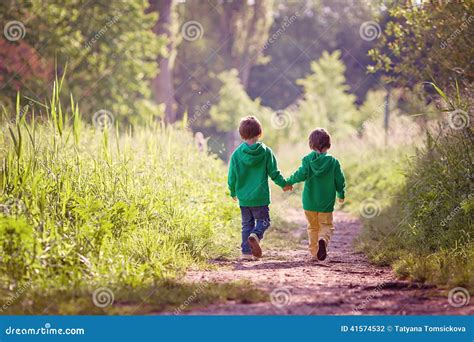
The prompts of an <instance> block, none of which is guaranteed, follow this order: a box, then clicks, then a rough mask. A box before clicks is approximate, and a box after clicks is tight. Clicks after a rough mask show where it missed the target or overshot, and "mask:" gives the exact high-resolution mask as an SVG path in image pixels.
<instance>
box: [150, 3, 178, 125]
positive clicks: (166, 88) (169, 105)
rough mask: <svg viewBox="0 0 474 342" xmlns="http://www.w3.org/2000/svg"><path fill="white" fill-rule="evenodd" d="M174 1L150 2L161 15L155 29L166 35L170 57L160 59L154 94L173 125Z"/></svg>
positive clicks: (157, 32) (158, 33)
mask: <svg viewBox="0 0 474 342" xmlns="http://www.w3.org/2000/svg"><path fill="white" fill-rule="evenodd" d="M174 5H175V3H174V0H150V6H151V7H152V8H153V9H154V10H157V11H158V13H159V18H158V21H157V22H156V25H155V27H154V29H153V32H155V33H156V34H157V35H164V36H165V37H166V38H167V39H168V44H167V46H166V48H167V50H168V55H167V56H166V57H161V58H158V63H159V67H160V71H159V73H158V75H157V76H156V77H155V79H154V80H153V81H152V87H153V93H154V95H155V99H156V101H157V102H158V103H164V104H165V120H166V122H169V123H173V122H175V121H176V100H175V97H174V96H175V90H174V85H173V61H172V60H171V57H170V56H173V49H174V48H175V46H174V38H173V36H172V31H171V25H172V24H173V22H172V21H173V19H172V18H173V7H174Z"/></svg>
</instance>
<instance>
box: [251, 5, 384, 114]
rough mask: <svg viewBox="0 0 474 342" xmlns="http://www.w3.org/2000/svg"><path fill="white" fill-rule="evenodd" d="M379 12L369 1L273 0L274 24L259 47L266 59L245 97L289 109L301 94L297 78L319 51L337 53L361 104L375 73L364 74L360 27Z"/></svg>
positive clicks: (364, 51)
mask: <svg viewBox="0 0 474 342" xmlns="http://www.w3.org/2000/svg"><path fill="white" fill-rule="evenodd" d="M379 10H380V7H378V6H377V4H376V2H375V3H374V1H371V2H369V1H367V2H365V1H352V2H351V3H350V4H348V2H347V1H345V0H314V1H285V0H277V1H275V7H274V13H275V14H274V16H275V18H274V23H273V25H272V27H271V29H270V33H269V39H268V41H267V42H266V43H265V45H264V53H265V57H266V58H267V59H269V61H268V63H266V64H263V65H257V66H255V67H254V68H253V70H252V73H251V77H250V83H249V87H248V92H249V95H250V96H251V97H252V98H256V97H260V98H261V99H262V104H263V105H265V106H268V107H271V108H273V109H283V108H285V107H287V106H290V105H291V104H293V103H295V102H296V101H297V100H298V98H299V97H300V95H301V88H300V87H299V86H298V85H297V83H296V80H298V79H301V78H304V77H305V76H307V75H308V74H310V73H311V62H312V61H314V60H317V59H319V58H321V56H322V54H323V52H324V51H334V50H341V51H342V53H343V61H344V63H345V64H346V66H347V70H346V71H345V76H346V78H347V83H348V85H349V87H350V90H351V92H352V93H353V94H355V95H356V96H357V102H358V103H360V102H362V101H363V99H364V97H365V94H366V92H367V91H368V90H369V89H370V88H371V87H374V86H375V85H376V84H377V80H378V75H370V76H369V77H368V76H367V74H366V68H365V65H367V64H368V63H369V62H370V57H369V56H367V51H369V49H370V48H371V47H372V45H373V43H372V42H367V41H365V40H363V39H361V37H360V36H359V27H360V25H361V24H362V23H363V22H365V21H368V20H373V17H374V16H376V13H377V12H378V11H379Z"/></svg>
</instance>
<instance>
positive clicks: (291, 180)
mask: <svg viewBox="0 0 474 342" xmlns="http://www.w3.org/2000/svg"><path fill="white" fill-rule="evenodd" d="M307 177H308V168H307V167H306V165H305V162H304V159H303V161H302V162H301V166H300V167H299V168H298V170H296V171H295V172H294V173H293V174H292V175H291V176H290V177H288V178H287V180H286V182H287V183H288V184H290V185H293V184H296V183H299V182H303V181H305V180H306V178H307Z"/></svg>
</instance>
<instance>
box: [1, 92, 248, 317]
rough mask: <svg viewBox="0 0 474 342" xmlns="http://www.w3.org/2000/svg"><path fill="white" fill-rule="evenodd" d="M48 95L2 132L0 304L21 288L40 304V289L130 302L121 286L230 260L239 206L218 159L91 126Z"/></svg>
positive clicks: (156, 130) (181, 133)
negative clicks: (106, 293) (102, 293)
mask: <svg viewBox="0 0 474 342" xmlns="http://www.w3.org/2000/svg"><path fill="white" fill-rule="evenodd" d="M59 92H60V87H59V85H58V83H56V85H55V88H54V93H53V96H52V99H51V100H50V101H49V102H48V104H46V105H45V108H46V109H47V114H46V115H45V114H43V115H42V116H40V115H36V117H35V116H34V115H33V113H31V112H28V113H27V115H23V116H20V98H18V104H17V115H16V120H14V122H13V123H12V122H6V121H5V122H4V124H2V136H1V138H0V160H1V161H2V164H1V168H0V203H1V204H2V205H1V206H0V248H1V250H2V257H1V258H0V283H1V284H2V285H1V291H3V293H4V294H5V296H8V293H10V292H11V291H13V292H15V291H16V290H17V289H19V288H21V286H22V284H24V283H28V284H29V287H28V293H30V294H31V296H32V298H34V301H35V302H36V303H42V302H44V303H47V302H48V300H47V298H49V297H48V295H47V293H48V291H49V289H51V291H53V292H54V293H61V295H60V296H58V298H60V299H73V298H76V297H75V296H76V293H91V292H93V291H94V289H96V288H98V287H102V286H106V287H109V288H111V289H114V291H117V294H120V293H121V291H123V289H127V292H126V293H128V294H129V295H130V296H134V295H135V294H134V291H133V290H130V289H135V288H136V289H143V288H144V289H148V288H153V287H154V286H156V284H158V283H161V282H163V281H168V280H173V281H174V280H179V277H180V276H182V275H183V274H184V272H185V271H186V269H187V268H188V267H190V266H191V265H195V266H197V267H206V260H208V259H209V258H217V257H223V256H227V257H230V256H235V255H236V253H237V251H238V246H239V241H238V240H239V235H240V225H236V224H235V223H236V222H237V221H238V218H239V213H238V207H237V206H236V205H235V203H234V202H233V201H231V200H230V199H229V197H228V195H227V194H226V192H227V189H226V169H225V165H224V164H223V163H222V162H221V161H220V160H218V159H217V158H216V157H215V156H213V155H208V154H207V153H206V152H199V151H198V149H197V148H196V147H195V146H194V143H193V139H192V135H191V134H190V133H189V132H187V131H185V130H180V129H177V128H173V127H169V126H162V125H160V124H153V123H151V124H149V125H148V127H142V128H139V127H135V128H133V129H132V128H130V129H128V130H125V131H123V132H122V131H119V130H118V129H116V130H114V129H113V128H112V129H111V130H108V131H107V130H106V131H105V132H102V131H98V130H95V129H94V128H93V127H91V126H89V125H86V124H85V123H83V122H82V121H81V119H80V117H79V109H78V107H77V104H75V103H74V101H73V100H72V99H71V105H70V106H69V108H70V109H69V110H67V111H66V109H63V106H62V105H61V103H60V102H59V95H58V94H59ZM5 114H6V116H7V117H11V115H9V113H5ZM27 118H28V120H27ZM183 286H184V285H183ZM235 287H236V288H237V287H238V285H235ZM229 289H230V288H229ZM229 289H227V290H225V291H224V293H225V292H226V291H227V292H228V290H229ZM137 291H139V290H137ZM219 291H220V290H219ZM233 291H234V290H233ZM165 293H167V292H165ZM184 293H186V291H184ZM40 294H44V296H43V297H44V298H43V299H44V300H43V301H42V300H40V298H41V295H40ZM166 295H167V294H164V295H163V296H166ZM118 296H119V295H118ZM26 297H28V296H26V294H25V298H26ZM119 297H120V296H119ZM218 297H219V296H210V297H209V298H211V299H212V298H218ZM124 298H126V296H125V295H124ZM160 300H163V301H164V302H166V298H165V299H163V298H161V299H160ZM79 301H80V299H79ZM86 301H89V299H86ZM171 302H175V301H174V300H172V301H171ZM69 304H71V303H69ZM69 304H67V303H66V306H68V305H69ZM38 305H39V306H38V310H40V309H39V308H41V307H42V306H41V305H40V304H38ZM55 305H56V304H55ZM57 305H59V304H57ZM69 306H70V307H71V308H74V307H76V305H69ZM80 307H81V305H78V306H77V308H78V309H77V311H76V312H83V311H81V310H82V309H80ZM12 310H16V308H15V307H13V308H12ZM28 310H30V309H27V310H26V311H28ZM35 310H36V305H35ZM68 310H69V309H65V312H66V311H67V312H72V311H74V310H73V309H71V310H72V311H68ZM54 312H63V310H62V309H61V308H59V307H58V308H57V309H56V310H55V311H54Z"/></svg>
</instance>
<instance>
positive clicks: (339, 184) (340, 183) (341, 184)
mask: <svg viewBox="0 0 474 342" xmlns="http://www.w3.org/2000/svg"><path fill="white" fill-rule="evenodd" d="M334 178H335V182H336V194H337V198H339V199H344V198H345V196H346V178H345V177H344V172H343V171H342V169H341V164H339V161H338V162H337V164H336V170H335V173H334Z"/></svg>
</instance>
